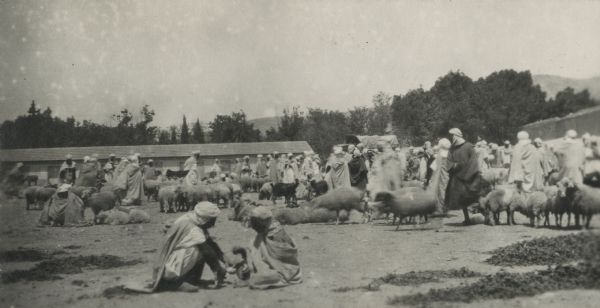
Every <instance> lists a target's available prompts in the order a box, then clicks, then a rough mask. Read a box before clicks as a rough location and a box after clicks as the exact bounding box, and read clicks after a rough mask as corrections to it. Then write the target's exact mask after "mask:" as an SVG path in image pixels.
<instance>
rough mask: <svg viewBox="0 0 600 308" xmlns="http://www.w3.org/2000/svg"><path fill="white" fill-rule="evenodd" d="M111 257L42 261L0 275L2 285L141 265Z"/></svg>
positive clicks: (99, 256) (136, 261) (79, 257)
mask: <svg viewBox="0 0 600 308" xmlns="http://www.w3.org/2000/svg"><path fill="white" fill-rule="evenodd" d="M141 262H142V261H141V260H125V259H123V258H121V257H117V256H112V255H104V254H103V255H91V256H76V257H75V256H72V257H65V258H57V259H51V260H46V261H42V262H40V263H38V264H36V265H35V266H34V267H33V268H31V269H27V270H15V271H11V272H7V273H6V274H3V275H2V282H3V283H15V282H18V281H21V280H25V281H45V280H58V279H62V277H60V276H59V275H60V274H67V275H68V274H78V273H82V272H83V269H84V268H96V269H109V268H116V267H122V266H130V265H135V264H138V263H141Z"/></svg>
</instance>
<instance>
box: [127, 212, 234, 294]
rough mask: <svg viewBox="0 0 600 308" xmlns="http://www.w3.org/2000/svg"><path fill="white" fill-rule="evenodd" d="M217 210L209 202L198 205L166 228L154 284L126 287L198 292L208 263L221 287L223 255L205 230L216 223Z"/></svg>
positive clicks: (146, 289)
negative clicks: (143, 286) (144, 286)
mask: <svg viewBox="0 0 600 308" xmlns="http://www.w3.org/2000/svg"><path fill="white" fill-rule="evenodd" d="M219 212H220V211H219V208H218V207H217V206H216V205H214V204H213V203H210V202H206V201H204V202H200V203H198V204H197V205H196V207H195V208H194V211H193V212H190V213H186V214H184V215H182V216H180V217H179V218H177V220H175V222H174V223H173V224H172V225H171V226H167V227H168V231H167V236H166V239H165V241H164V242H163V244H162V248H161V249H160V250H159V252H158V255H157V259H156V260H155V264H154V268H153V276H152V279H153V282H152V283H151V284H150V285H149V286H147V287H146V288H137V287H135V286H134V287H129V289H131V290H134V291H141V292H146V293H150V292H155V291H175V290H179V291H185V292H195V291H198V289H199V287H198V284H199V283H200V277H201V276H202V271H203V269H204V265H205V264H208V266H209V267H210V269H211V270H212V272H213V273H214V274H215V276H216V277H217V279H216V282H215V285H216V287H220V286H222V285H223V282H224V280H225V273H226V271H225V269H224V268H223V267H222V266H221V264H220V262H224V261H223V252H222V251H221V250H220V248H219V246H218V245H217V244H216V243H215V242H214V241H213V240H212V239H211V238H210V236H209V234H208V229H209V228H212V227H213V226H214V225H215V222H216V221H217V216H218V215H219Z"/></svg>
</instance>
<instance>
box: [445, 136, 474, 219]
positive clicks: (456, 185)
mask: <svg viewBox="0 0 600 308" xmlns="http://www.w3.org/2000/svg"><path fill="white" fill-rule="evenodd" d="M450 135H452V147H451V148H450V152H449V154H448V161H447V167H448V173H449V175H450V180H449V183H448V188H447V191H446V207H447V208H448V209H450V210H458V209H462V210H463V214H464V215H465V221H464V222H463V223H464V224H470V223H471V222H470V220H469V213H468V211H467V207H468V206H469V205H471V204H473V203H475V202H477V200H478V198H479V191H480V186H481V172H480V171H479V164H478V162H477V154H476V153H475V149H474V148H473V145H472V144H471V143H469V142H466V141H465V139H464V138H463V134H462V132H461V131H460V129H458V128H453V129H451V130H450Z"/></svg>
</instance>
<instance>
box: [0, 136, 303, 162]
mask: <svg viewBox="0 0 600 308" xmlns="http://www.w3.org/2000/svg"><path fill="white" fill-rule="evenodd" d="M196 150H197V151H200V156H230V155H257V154H266V153H271V152H274V151H277V152H280V153H302V152H304V151H311V150H312V148H311V147H310V145H308V143H307V142H306V141H278V142H248V143H204V144H169V145H132V146H101V147H64V148H32V149H12V150H0V161H2V162H17V161H21V162H31V161H62V160H64V159H65V155H66V154H71V155H73V159H74V160H82V159H83V157H84V156H86V155H92V154H94V153H97V154H98V155H99V157H100V159H106V158H108V155H110V154H111V153H114V154H115V155H116V156H117V157H123V156H129V155H132V154H134V153H140V154H142V157H143V158H166V157H189V156H190V155H191V153H192V151H196Z"/></svg>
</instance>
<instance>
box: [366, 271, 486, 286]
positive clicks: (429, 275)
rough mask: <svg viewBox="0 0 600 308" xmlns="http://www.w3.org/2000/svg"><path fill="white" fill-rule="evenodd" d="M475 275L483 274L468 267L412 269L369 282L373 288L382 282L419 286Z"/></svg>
mask: <svg viewBox="0 0 600 308" xmlns="http://www.w3.org/2000/svg"><path fill="white" fill-rule="evenodd" d="M473 277H481V274H480V273H477V272H473V271H471V270H469V269H468V268H466V267H461V268H460V269H451V270H447V271H418V272H415V271H412V272H408V273H404V274H395V273H394V274H387V275H385V276H383V277H381V278H378V279H375V280H374V281H373V282H371V283H370V284H369V286H370V288H371V289H374V288H376V287H379V286H380V285H382V284H391V285H395V286H417V285H421V284H424V283H430V282H440V279H451V278H473Z"/></svg>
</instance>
